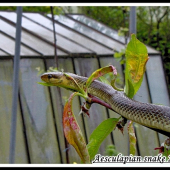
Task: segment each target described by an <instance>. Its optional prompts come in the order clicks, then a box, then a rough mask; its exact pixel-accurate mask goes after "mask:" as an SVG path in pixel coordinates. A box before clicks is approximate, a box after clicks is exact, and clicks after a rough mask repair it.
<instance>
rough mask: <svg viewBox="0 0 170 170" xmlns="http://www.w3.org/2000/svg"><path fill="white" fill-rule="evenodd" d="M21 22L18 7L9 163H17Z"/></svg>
mask: <svg viewBox="0 0 170 170" xmlns="http://www.w3.org/2000/svg"><path fill="white" fill-rule="evenodd" d="M21 21H22V7H17V24H16V38H15V56H14V72H13V92H12V113H11V131H10V153H9V163H14V162H15V159H14V158H15V138H16V123H17V104H18V85H19V62H20V43H21Z"/></svg>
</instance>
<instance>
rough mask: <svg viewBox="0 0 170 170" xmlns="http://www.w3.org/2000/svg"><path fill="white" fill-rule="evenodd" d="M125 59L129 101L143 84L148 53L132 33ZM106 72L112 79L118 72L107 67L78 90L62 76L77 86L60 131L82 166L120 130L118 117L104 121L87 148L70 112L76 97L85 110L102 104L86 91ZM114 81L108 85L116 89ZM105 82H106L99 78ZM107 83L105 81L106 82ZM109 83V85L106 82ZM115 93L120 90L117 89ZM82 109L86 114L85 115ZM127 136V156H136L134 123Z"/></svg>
mask: <svg viewBox="0 0 170 170" xmlns="http://www.w3.org/2000/svg"><path fill="white" fill-rule="evenodd" d="M125 59H126V70H125V88H124V92H125V93H126V95H127V96H128V97H129V98H133V96H134V95H135V93H136V92H137V91H138V89H139V88H140V85H141V83H142V79H143V74H144V72H145V65H146V62H147V60H148V54H147V49H146V46H145V45H144V44H143V43H141V42H140V41H139V40H138V39H136V36H135V34H132V35H131V40H130V42H129V43H128V45H127V48H126V51H125ZM107 73H112V74H113V75H114V77H115V78H116V76H117V70H116V69H115V68H114V67H113V66H111V65H110V66H106V67H103V68H100V69H98V70H96V71H94V72H93V73H92V74H91V76H90V77H89V78H88V79H87V81H86V85H85V87H83V89H82V88H80V87H79V85H78V84H77V82H76V81H75V80H74V78H73V77H71V76H69V75H67V74H65V73H64V74H65V76H67V79H71V80H72V81H73V82H74V83H75V85H76V86H77V87H78V92H74V93H73V94H71V96H70V97H69V99H68V101H67V102H66V104H65V107H64V112H63V128H64V134H65V137H66V139H67V141H68V142H69V143H70V144H71V145H72V146H73V147H74V148H75V150H76V151H77V153H78V155H79V156H80V158H81V160H82V162H83V163H90V160H92V159H93V158H94V156H95V155H96V154H97V152H98V149H99V147H100V145H101V143H102V142H103V140H104V139H105V138H106V137H107V136H108V135H109V134H110V133H111V132H112V131H113V130H114V129H115V128H116V127H119V126H118V125H119V123H120V121H119V120H120V118H121V117H119V118H109V119H107V120H104V121H103V122H102V123H101V124H100V125H98V126H97V127H96V129H95V130H94V131H93V132H92V134H91V136H90V140H89V143H88V144H87V145H86V143H85V140H84V138H83V135H82V132H81V129H80V127H79V125H78V122H77V121H76V118H75V116H74V113H73V111H72V101H73V98H74V97H75V96H77V95H79V96H81V97H83V98H84V99H85V100H86V101H87V102H86V104H85V108H86V109H89V108H90V106H91V104H90V103H94V102H96V103H102V102H101V101H100V99H96V98H95V97H92V96H90V97H89V95H88V94H87V89H88V87H89V86H90V84H91V83H92V82H93V81H94V80H95V79H97V78H99V77H100V78H101V77H103V75H105V74H107ZM115 78H114V79H113V80H112V81H111V83H110V84H111V85H112V87H113V88H116V86H115V85H114V82H115ZM101 80H105V79H103V78H102V79H101ZM105 82H107V81H105ZM107 83H108V82H107ZM40 84H42V85H48V86H51V85H53V84H50V83H40ZM116 90H121V89H118V88H116ZM103 105H104V106H106V107H108V106H107V104H106V103H103ZM86 109H85V111H84V110H83V111H84V112H85V113H87V112H86ZM87 114H88V113H87ZM128 134H129V139H130V154H132V155H135V152H136V137H135V132H134V129H133V122H131V121H130V122H129V124H128Z"/></svg>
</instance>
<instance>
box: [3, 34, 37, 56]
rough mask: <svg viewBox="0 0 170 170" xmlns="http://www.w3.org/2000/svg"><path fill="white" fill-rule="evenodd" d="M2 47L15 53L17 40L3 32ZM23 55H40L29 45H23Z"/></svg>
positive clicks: (12, 53) (10, 52)
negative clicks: (29, 47) (28, 46)
mask: <svg viewBox="0 0 170 170" xmlns="http://www.w3.org/2000/svg"><path fill="white" fill-rule="evenodd" d="M0 47H1V48H2V49H4V50H5V51H7V52H8V53H9V54H11V55H14V54H15V41H14V40H12V39H10V38H8V37H7V36H5V35H3V34H1V35H0ZM20 54H21V55H27V56H29V55H33V56H35V55H38V54H37V53H35V52H34V51H32V50H29V49H28V48H27V47H24V46H23V45H21V53H20Z"/></svg>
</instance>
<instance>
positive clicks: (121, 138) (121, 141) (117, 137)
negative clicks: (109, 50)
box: [100, 57, 129, 155]
mask: <svg viewBox="0 0 170 170" xmlns="http://www.w3.org/2000/svg"><path fill="white" fill-rule="evenodd" d="M100 64H101V67H104V66H106V65H110V64H111V65H113V66H114V67H116V70H117V73H118V78H119V79H120V81H119V84H118V85H119V86H118V85H117V86H118V87H119V88H123V87H124V76H123V71H122V66H121V65H120V63H119V62H117V61H116V60H115V58H113V57H105V58H100ZM109 116H110V117H113V118H118V117H120V115H118V114H117V113H116V112H113V111H111V110H109ZM113 138H114V145H115V147H116V150H117V151H118V152H120V153H122V154H123V155H128V154H129V151H128V147H129V146H128V144H129V141H128V134H127V125H126V126H125V127H124V134H122V133H121V132H120V130H118V129H115V130H114V131H113Z"/></svg>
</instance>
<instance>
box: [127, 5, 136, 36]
mask: <svg viewBox="0 0 170 170" xmlns="http://www.w3.org/2000/svg"><path fill="white" fill-rule="evenodd" d="M129 34H130V35H131V34H135V35H136V7H135V6H131V7H130V17H129ZM130 35H129V36H130ZM136 37H137V36H136Z"/></svg>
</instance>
